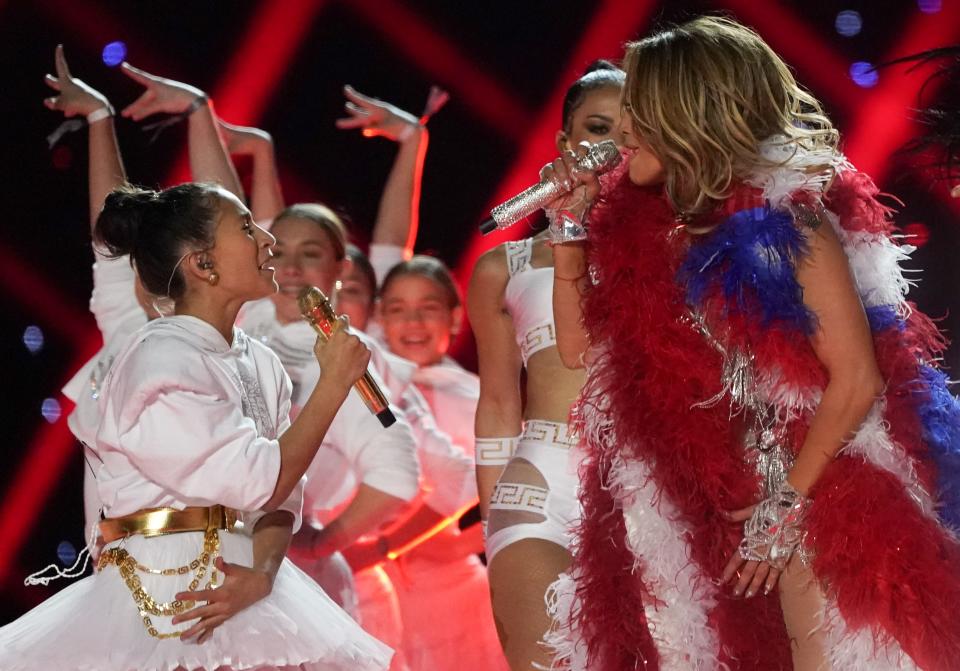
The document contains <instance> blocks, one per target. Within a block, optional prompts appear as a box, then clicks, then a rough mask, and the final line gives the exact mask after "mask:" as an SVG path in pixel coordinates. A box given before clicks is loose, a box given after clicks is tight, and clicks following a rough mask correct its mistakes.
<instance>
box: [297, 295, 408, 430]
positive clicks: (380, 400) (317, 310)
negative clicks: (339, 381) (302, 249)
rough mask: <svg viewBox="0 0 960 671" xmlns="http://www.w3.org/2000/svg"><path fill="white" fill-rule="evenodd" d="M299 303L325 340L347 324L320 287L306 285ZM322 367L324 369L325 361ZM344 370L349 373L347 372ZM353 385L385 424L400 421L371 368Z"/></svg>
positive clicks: (384, 425)
mask: <svg viewBox="0 0 960 671" xmlns="http://www.w3.org/2000/svg"><path fill="white" fill-rule="evenodd" d="M297 304H298V305H299V306H300V312H301V314H302V315H303V318H304V319H306V320H307V323H309V324H310V326H312V327H313V330H314V331H316V332H317V334H318V335H319V336H320V339H321V340H323V341H324V342H326V341H327V340H328V339H330V338H333V337H334V336H335V334H336V332H337V331H339V330H341V329H342V328H344V326H343V325H344V324H345V321H344V318H343V317H341V316H338V315H337V313H336V312H335V311H334V309H333V306H332V305H331V304H330V301H329V299H327V297H326V296H325V295H324V294H323V292H322V291H320V290H319V289H317V288H316V287H306V288H305V289H304V290H303V291H301V292H300V295H299V296H297ZM361 346H362V345H361ZM364 349H366V348H364ZM369 360H370V352H369V351H368V352H367V356H366V361H367V362H369ZM321 369H323V364H322V362H321ZM344 374H345V375H346V374H348V373H346V372H345V373H344ZM353 388H354V389H356V390H357V393H358V394H360V398H361V399H362V400H363V402H364V404H366V406H367V408H368V409H369V410H370V412H372V413H373V414H374V415H376V416H377V419H378V420H380V424H382V425H383V427H384V428H387V427H389V426H391V425H393V424H394V423H395V422H396V421H397V418H396V417H395V416H394V414H393V412H392V411H391V410H390V404H389V402H388V401H387V398H386V396H384V394H383V392H382V391H381V390H380V386H379V385H378V384H377V382H376V380H374V379H373V376H372V375H370V371H369V370H367V371H364V373H363V376H362V377H360V379H359V380H357V381H356V382H355V383H354V385H353Z"/></svg>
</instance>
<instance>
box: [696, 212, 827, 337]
mask: <svg viewBox="0 0 960 671" xmlns="http://www.w3.org/2000/svg"><path fill="white" fill-rule="evenodd" d="M806 252H807V244H806V239H805V238H804V235H803V233H802V232H801V231H800V230H798V228H797V227H796V225H795V224H794V221H793V215H792V214H790V213H789V212H786V211H783V210H775V209H771V208H770V207H757V208H752V209H748V210H740V211H739V212H736V213H734V214H733V215H731V216H730V217H728V218H727V219H726V220H725V221H724V222H723V223H722V224H720V225H719V226H718V227H717V228H716V230H715V231H713V232H712V233H710V234H709V235H707V236H704V239H703V240H700V241H697V242H696V243H694V245H692V247H691V249H690V251H689V253H688V254H687V258H686V259H685V260H684V263H683V265H681V267H680V270H679V273H678V280H679V281H680V283H681V285H682V286H684V287H685V288H686V295H687V303H688V304H689V305H690V306H691V307H694V308H696V307H698V306H699V305H702V303H703V301H704V300H705V299H706V298H707V296H708V295H709V293H710V291H711V290H712V289H715V288H716V287H718V286H719V288H720V289H721V290H722V292H723V295H724V297H725V298H726V300H727V304H728V309H733V308H736V309H739V310H741V311H744V312H754V311H757V309H758V308H759V311H760V314H759V315H757V316H758V317H759V319H760V320H761V324H763V325H764V326H769V325H771V324H778V325H781V326H785V327H787V328H789V329H797V330H799V331H802V332H803V333H806V334H809V333H811V332H812V331H813V329H814V325H815V323H816V321H815V317H814V315H813V313H812V312H811V311H810V310H809V309H808V308H807V306H806V305H804V303H803V289H802V288H801V287H800V284H799V283H798V282H797V278H796V272H795V263H796V261H797V259H798V258H800V257H801V256H803V255H804V254H806Z"/></svg>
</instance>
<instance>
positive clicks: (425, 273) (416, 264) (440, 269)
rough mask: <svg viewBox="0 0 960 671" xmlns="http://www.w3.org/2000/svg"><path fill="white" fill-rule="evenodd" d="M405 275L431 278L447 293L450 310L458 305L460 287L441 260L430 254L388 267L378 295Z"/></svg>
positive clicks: (459, 301) (385, 291)
mask: <svg viewBox="0 0 960 671" xmlns="http://www.w3.org/2000/svg"><path fill="white" fill-rule="evenodd" d="M405 275H419V276H420V277H426V278H427V279H428V280H433V281H434V282H436V283H437V284H439V285H440V286H441V287H442V288H443V290H444V292H446V294H447V305H448V306H449V307H450V309H451V310H452V309H453V308H456V307H460V304H461V303H462V300H461V298H460V289H459V288H458V287H457V283H456V282H455V281H454V280H453V275H451V274H450V269H449V268H447V266H446V265H445V264H444V263H443V261H441V260H440V259H435V258H434V257H432V256H421V255H419V254H418V255H416V256H414V257H413V258H412V259H410V260H409V261H404V262H402V263H398V264H397V265H395V266H394V267H393V268H391V269H390V272H389V273H387V276H386V277H385V278H383V286H381V287H380V295H381V296H382V295H383V294H385V293H387V289H388V288H389V286H390V283H391V282H393V281H394V280H395V279H397V278H398V277H403V276H405Z"/></svg>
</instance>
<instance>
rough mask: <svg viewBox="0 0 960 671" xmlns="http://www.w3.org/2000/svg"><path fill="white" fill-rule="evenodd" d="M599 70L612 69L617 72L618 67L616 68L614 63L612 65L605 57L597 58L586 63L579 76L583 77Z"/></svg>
mask: <svg viewBox="0 0 960 671" xmlns="http://www.w3.org/2000/svg"><path fill="white" fill-rule="evenodd" d="M600 70H614V71H617V72H619V70H620V68H618V67H617V66H616V65H614V64H613V63H611V62H610V61H608V60H607V59H605V58H598V59H597V60H595V61H594V62H592V63H591V64H590V65H588V66H587V67H586V68H584V70H583V74H582V75H580V76H581V77H585V76H587V75H588V74H590V73H591V72H597V71H600Z"/></svg>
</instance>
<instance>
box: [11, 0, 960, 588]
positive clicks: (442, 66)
mask: <svg viewBox="0 0 960 671" xmlns="http://www.w3.org/2000/svg"><path fill="white" fill-rule="evenodd" d="M342 4H343V6H344V7H346V8H348V9H350V10H351V11H353V12H354V13H355V14H356V15H357V16H358V17H360V18H361V19H363V20H364V21H365V22H366V23H367V24H368V26H369V27H370V28H371V29H372V30H374V31H376V32H378V33H379V34H381V35H382V36H383V37H384V38H385V39H387V40H388V41H390V42H391V43H392V44H393V46H394V47H395V48H396V49H397V50H398V51H399V52H400V53H401V54H403V56H404V57H405V58H407V59H408V60H410V61H411V62H412V63H413V64H414V65H416V66H417V67H419V68H420V69H421V70H423V71H424V72H425V74H426V75H427V76H428V77H430V78H431V79H434V80H436V81H437V82H439V83H440V84H442V85H444V86H445V87H446V88H448V89H449V90H450V91H451V92H452V93H453V94H454V96H456V97H458V98H459V99H460V100H462V101H463V102H464V103H465V107H466V109H467V110H469V111H470V112H471V113H472V114H475V115H476V117H477V119H478V120H479V121H481V122H482V123H484V124H486V125H488V126H490V127H491V128H493V129H495V130H497V131H499V132H500V133H502V134H503V135H504V136H506V137H508V138H510V139H512V140H515V141H517V142H518V143H521V145H522V146H521V148H520V150H519V152H518V154H517V158H516V159H515V161H514V163H513V165H512V166H511V168H510V169H509V170H508V171H507V173H506V177H505V178H504V179H503V180H502V181H501V182H500V184H499V185H498V187H497V189H496V191H495V196H494V197H493V198H491V202H490V205H493V204H495V203H497V202H500V201H501V200H504V199H506V198H507V197H509V196H511V195H513V194H514V193H515V192H517V191H519V190H520V189H522V188H523V187H524V186H526V185H527V184H528V183H529V182H530V181H531V180H533V179H535V178H536V174H537V170H538V169H539V168H540V166H542V165H543V164H544V163H546V162H547V161H548V160H550V159H551V158H552V157H553V156H554V154H555V148H554V145H553V131H554V130H555V129H556V127H557V126H558V122H557V119H558V118H559V110H560V107H561V103H562V98H563V94H564V92H565V90H566V87H567V86H568V85H569V83H570V82H572V81H573V80H574V79H576V77H577V76H578V75H579V74H580V73H581V71H582V69H583V67H584V66H585V65H586V64H587V63H588V62H590V61H591V60H593V59H595V58H597V57H601V56H608V57H611V56H612V57H617V56H619V54H620V46H621V44H622V42H624V41H625V40H627V39H629V38H631V37H633V36H634V35H637V34H639V33H640V32H641V31H642V30H643V28H644V27H645V26H646V24H647V22H648V20H649V17H650V14H651V13H652V11H653V10H654V9H655V8H656V7H657V5H658V3H657V2H655V1H654V0H638V1H635V2H619V1H618V0H604V1H603V2H602V4H601V5H600V6H599V7H598V8H597V9H596V11H595V14H594V16H593V17H592V19H591V21H590V23H589V24H588V25H587V26H586V27H585V30H584V32H583V34H582V37H581V39H580V41H579V43H578V44H577V45H576V48H575V49H574V51H573V53H572V55H571V56H570V58H569V59H568V61H567V63H566V64H565V66H564V69H563V71H562V73H561V75H560V76H559V77H558V79H557V83H556V86H555V87H554V90H553V91H552V93H551V95H550V96H549V97H548V99H547V100H546V101H545V102H544V104H543V105H542V106H541V108H540V110H539V112H538V113H537V114H536V121H535V122H534V124H533V127H532V130H531V129H529V128H526V129H525V128H521V126H520V125H519V124H516V123H515V120H516V119H517V118H529V117H530V116H531V113H530V111H529V110H527V109H526V108H525V107H524V105H522V104H521V103H520V102H518V99H517V98H516V96H514V95H513V93H512V92H511V91H510V90H509V89H508V88H505V87H504V86H503V85H502V84H501V83H500V82H498V81H497V79H496V78H494V77H492V76H490V75H489V74H488V73H486V72H485V71H484V70H483V68H482V67H481V66H480V65H478V64H477V63H476V62H475V60H474V59H472V58H470V57H468V56H466V55H464V54H463V53H462V52H461V50H460V49H459V48H458V47H457V46H456V45H455V44H454V43H452V42H451V41H450V40H447V39H446V38H445V37H444V36H443V35H442V33H441V32H440V31H439V30H437V29H436V28H435V27H433V26H431V25H430V24H429V23H428V22H427V21H425V20H424V19H423V18H422V17H420V16H418V15H417V14H416V13H415V12H413V11H411V10H409V9H408V8H407V7H405V6H404V5H403V4H402V3H400V2H399V1H398V0H353V1H352V2H349V3H346V2H344V3H342ZM943 4H944V7H943V8H942V9H941V11H940V13H939V14H934V15H924V14H921V13H919V12H917V13H916V15H914V16H913V18H911V20H910V22H909V23H908V25H907V28H906V30H905V31H904V33H903V36H902V37H901V38H900V39H899V40H898V41H897V43H896V45H895V46H894V47H893V49H891V50H890V51H889V52H888V57H887V58H888V59H890V58H894V57H896V56H901V55H905V54H908V53H913V52H917V51H922V50H924V49H928V48H931V47H935V46H941V45H943V44H949V43H952V42H956V41H958V40H960V4H958V3H943ZM40 5H41V7H42V8H43V9H45V10H46V11H47V13H48V14H49V15H50V16H51V18H53V19H55V20H56V21H57V22H59V23H60V24H61V26H63V27H64V28H65V29H69V30H70V31H71V32H72V33H74V34H76V35H77V37H78V39H84V40H86V46H87V48H90V49H92V50H94V51H96V52H99V50H100V48H101V47H102V45H103V44H104V43H106V42H107V41H110V40H113V39H117V37H118V36H122V35H126V34H129V30H128V29H127V27H126V26H121V25H119V23H118V22H117V21H116V20H114V19H113V18H112V17H111V16H110V15H109V14H108V13H106V12H104V11H103V10H102V8H101V7H100V6H99V5H97V4H95V3H84V7H83V9H80V8H79V6H78V5H76V4H75V3H72V2H69V1H68V0H44V1H43V2H42V3H40ZM327 5H328V2H327V0H287V1H285V2H271V1H270V0H263V2H261V3H260V4H259V5H258V7H257V9H256V10H255V11H254V13H253V14H252V15H251V19H250V21H249V23H248V27H247V31H246V34H245V35H244V37H243V38H242V39H241V40H240V41H239V42H238V47H237V51H236V52H235V53H234V55H233V57H232V58H231V60H230V62H229V64H228V65H227V67H226V68H225V71H224V74H223V76H222V77H221V79H220V83H219V84H218V85H217V86H216V87H215V89H214V96H213V97H214V100H215V101H216V104H217V108H218V112H219V113H220V114H222V115H223V116H224V118H227V119H228V120H230V121H232V122H236V123H241V124H248V125H258V124H259V123H260V120H261V118H262V114H263V112H264V110H265V109H267V107H268V106H269V104H270V101H271V100H272V98H273V96H274V94H275V92H276V89H277V85H278V83H279V81H280V80H281V77H282V74H283V72H284V71H285V70H286V69H287V67H288V66H289V64H290V62H291V60H292V59H293V58H294V57H295V55H296V52H297V50H298V48H299V47H300V45H301V44H302V42H303V40H304V39H306V37H307V35H308V34H309V30H310V28H311V27H312V25H313V23H314V20H315V19H316V17H317V16H318V15H319V14H320V12H321V11H322V10H323V9H324V8H325V7H326V6H327ZM723 5H724V7H725V8H728V9H731V10H733V11H734V12H735V13H736V14H738V15H739V16H740V17H741V18H742V19H743V20H744V21H745V22H747V23H748V24H751V25H753V26H754V27H756V28H757V29H758V31H759V32H760V33H761V34H762V35H763V36H764V37H765V39H767V40H768V41H769V42H770V43H771V45H772V46H773V47H774V48H775V49H777V50H778V51H779V52H780V53H781V54H783V55H784V57H785V58H786V60H787V61H788V62H790V63H791V64H792V65H794V66H795V67H796V68H797V69H798V71H799V73H800V79H801V81H803V82H807V83H809V84H810V85H811V86H812V88H814V89H815V90H817V91H818V92H819V93H820V94H821V95H822V96H824V97H825V98H826V99H828V100H830V101H831V102H832V103H834V104H835V105H837V106H838V107H841V108H842V109H844V110H846V111H848V112H853V111H854V110H855V113H853V114H850V115H849V116H850V118H852V119H853V121H852V122H851V123H850V130H849V132H848V133H847V134H846V143H845V147H846V153H847V155H848V156H849V157H850V158H851V159H852V160H853V161H854V163H855V164H857V165H858V167H860V168H861V169H863V170H864V171H866V172H868V173H871V174H872V175H873V176H874V179H875V180H876V181H877V183H878V184H882V183H883V181H884V180H885V179H886V177H887V176H888V172H889V169H890V167H892V166H890V165H889V161H887V159H888V158H889V156H890V155H891V154H892V153H893V152H894V151H895V150H896V149H897V148H899V147H900V146H901V145H902V144H903V143H904V142H905V141H907V140H908V139H909V138H910V137H911V136H912V135H913V134H914V133H915V132H916V130H917V128H916V125H915V124H914V123H913V122H912V120H911V119H910V118H909V115H908V114H907V113H906V110H907V109H908V108H909V107H910V106H911V105H912V103H913V101H914V100H915V96H916V93H917V91H918V89H919V83H920V81H921V79H922V77H921V75H922V73H918V77H917V78H916V81H914V80H907V79H906V78H904V77H900V76H894V75H893V74H892V73H891V74H887V73H882V74H881V78H880V84H878V86H877V87H876V88H875V89H873V90H863V89H859V88H857V87H856V86H855V85H854V84H853V83H852V82H851V81H850V79H849V76H848V73H847V67H848V63H847V60H846V58H844V57H843V56H841V55H839V54H838V53H836V52H835V51H834V50H833V49H832V48H831V47H830V46H829V44H827V42H826V41H825V40H824V39H823V38H822V36H821V35H819V33H817V32H816V31H814V30H812V29H811V28H810V27H809V25H808V24H806V23H805V22H804V21H802V20H801V19H799V18H798V17H797V16H796V15H795V14H794V13H793V12H791V11H790V10H789V9H787V8H785V7H783V6H782V5H780V4H779V3H769V2H767V3H754V2H751V1H750V0H727V1H726V2H724V3H723ZM127 39H128V41H129V42H131V43H134V44H137V45H138V47H137V53H138V57H137V62H138V64H139V65H142V66H143V67H144V68H145V69H148V70H151V71H156V72H159V73H162V72H163V70H164V66H163V64H162V62H161V59H159V58H157V56H156V55H155V54H150V53H149V51H148V45H147V44H146V42H145V41H144V40H142V39H135V38H133V37H128V38H127ZM186 166H188V161H187V160H186V158H185V156H184V157H182V158H180V159H178V161H177V162H176V163H175V168H174V170H173V171H172V172H171V175H170V180H168V181H174V182H175V181H183V180H184V179H188V178H189V177H188V175H189V172H188V169H186ZM481 218H482V217H481V215H480V214H478V216H477V220H478V221H479V219H481ZM523 233H524V230H523V227H522V225H521V226H517V227H515V228H514V229H511V231H508V232H507V233H505V234H495V235H493V236H488V237H486V238H483V239H480V238H479V237H475V238H474V239H473V240H472V241H471V243H470V244H469V246H468V247H467V249H466V251H465V252H464V254H463V255H462V257H461V259H460V263H459V264H458V268H457V273H456V274H457V277H458V279H460V281H461V282H465V281H466V279H467V278H468V277H469V274H470V271H471V270H472V266H473V264H474V262H475V260H476V258H477V257H478V256H479V255H480V254H481V253H483V251H485V250H486V249H488V248H490V247H492V246H493V245H495V244H498V243H499V242H503V241H504V240H506V239H511V238H513V237H515V236H516V235H522V234H523ZM12 256H13V255H11V254H9V253H8V252H6V251H5V250H3V249H2V248H0V260H6V258H7V257H12ZM21 265H22V264H21ZM7 268H9V269H11V272H10V273H5V272H4V270H5V269H7ZM21 270H24V273H23V274H21ZM7 275H13V276H19V278H18V279H19V281H22V280H23V278H24V277H32V274H31V273H29V269H20V268H19V267H18V266H17V265H16V264H12V265H7V264H6V263H0V280H3V281H4V285H5V286H7V287H14V291H13V294H14V296H15V297H16V296H17V295H19V294H20V292H19V291H17V290H16V289H15V287H16V286H18V285H17V284H16V281H6V280H8V278H7ZM28 283H29V284H30V285H31V293H32V295H33V296H36V292H37V290H38V287H46V288H45V289H41V290H45V291H47V293H49V294H50V295H51V296H54V297H58V294H57V292H56V290H55V289H54V288H52V287H47V285H46V284H44V282H43V281H42V280H39V281H38V278H32V279H31V280H30V281H29V282H28ZM24 295H25V294H24ZM45 303H46V301H35V300H32V301H31V304H30V307H31V309H37V310H40V312H38V313H37V318H38V320H39V321H41V323H44V324H45V325H46V328H48V329H52V330H54V331H55V332H58V333H59V334H60V335H62V336H64V337H65V338H67V339H68V341H71V342H76V343H77V346H76V347H75V354H76V362H77V363H76V366H75V367H76V368H79V366H80V365H81V364H82V363H83V362H85V361H86V360H87V358H89V356H92V354H93V353H94V352H95V351H96V349H97V347H98V346H99V340H98V339H99V334H97V333H96V332H95V331H94V330H92V329H91V328H90V327H89V324H90V323H91V320H90V318H89V316H87V315H82V316H81V315H75V317H76V321H74V320H73V319H70V320H69V322H70V323H71V324H72V325H74V326H77V325H86V326H84V327H83V328H82V331H77V330H76V329H71V330H70V332H69V333H66V332H60V331H58V329H62V328H64V320H63V319H62V314H63V313H62V312H59V313H58V315H57V317H56V319H54V318H53V315H51V314H46V315H45V314H43V312H42V310H43V307H42V306H43V305H44V304H45ZM50 304H51V305H59V299H58V298H55V299H54V302H53V303H50ZM77 328H80V326H77ZM66 414H67V413H66V409H65V410H64V417H65V415H66ZM73 449H75V444H74V440H73V437H72V436H71V435H70V433H69V431H68V429H67V427H66V423H65V418H61V419H60V421H59V422H57V423H55V424H52V425H46V426H43V427H42V428H41V429H40V430H38V432H37V434H36V436H35V438H34V440H33V442H32V444H31V446H30V448H29V449H28V451H27V454H26V456H25V457H24V458H23V460H22V462H21V464H20V467H19V471H18V473H17V475H16V476H15V478H14V480H13V486H12V487H11V488H10V489H9V490H8V491H7V492H6V494H5V496H4V499H3V501H2V503H0V584H3V583H4V580H5V579H6V578H9V577H10V576H9V574H10V569H11V567H12V566H13V563H12V562H13V561H14V560H15V559H16V557H17V555H18V553H19V550H20V549H21V547H22V544H23V542H24V540H25V538H26V533H27V532H28V530H29V528H30V527H31V526H32V524H33V522H34V521H35V519H36V517H37V515H39V513H40V511H41V509H42V507H43V503H44V501H45V500H46V499H47V497H48V496H49V493H50V490H51V489H52V488H53V487H54V486H55V485H56V482H57V481H58V480H59V479H60V477H61V475H62V470H63V467H64V465H65V464H66V463H67V460H68V457H69V455H70V453H71V452H72V450H73ZM15 520H16V522H14V521H15Z"/></svg>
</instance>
